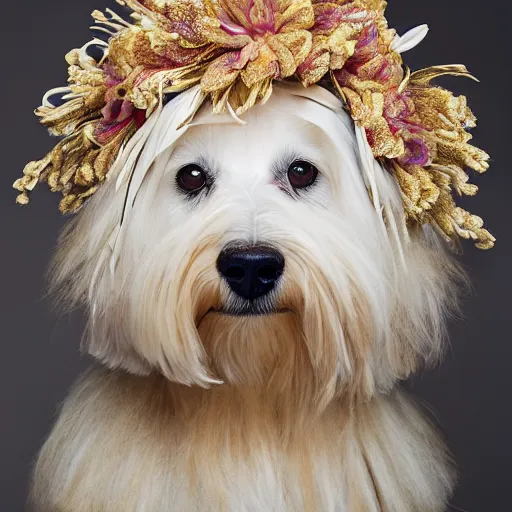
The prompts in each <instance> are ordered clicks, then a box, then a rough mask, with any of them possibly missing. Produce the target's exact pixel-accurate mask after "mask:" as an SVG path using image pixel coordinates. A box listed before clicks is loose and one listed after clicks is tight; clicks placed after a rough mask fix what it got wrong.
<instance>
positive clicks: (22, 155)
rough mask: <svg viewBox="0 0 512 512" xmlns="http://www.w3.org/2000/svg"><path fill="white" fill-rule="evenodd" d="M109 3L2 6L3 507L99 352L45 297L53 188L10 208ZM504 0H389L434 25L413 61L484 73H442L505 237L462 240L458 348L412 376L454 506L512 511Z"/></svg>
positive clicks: (485, 201)
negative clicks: (458, 100) (52, 92)
mask: <svg viewBox="0 0 512 512" xmlns="http://www.w3.org/2000/svg"><path fill="white" fill-rule="evenodd" d="M112 4H113V1H112V0H74V1H70V0H44V1H41V0H19V1H13V0H10V1H6V0H4V1H3V2H2V14H3V16H2V27H1V29H0V38H1V46H0V48H1V56H2V57H1V67H0V70H1V71H0V74H1V76H2V77H3V78H2V79H1V80H0V87H1V96H0V97H1V98H2V101H1V110H0V112H1V114H2V115H1V121H0V132H1V138H0V144H1V146H0V148H1V155H2V171H1V174H0V229H1V232H0V247H1V251H0V272H1V279H0V283H1V286H0V305H1V308H0V314H1V320H0V340H1V351H0V354H1V355H0V365H1V368H0V401H1V413H0V414H1V416H0V440H1V443H2V446H1V448H0V461H1V462H0V464H1V468H0V471H1V473H0V512H17V511H21V510H23V508H24V502H25V496H26V491H27V484H28V479H29V474H30V468H31V464H32V462H33V460H34V457H35V455H36V453H37V450H38V449H39V447H40V446H41V444H42V443H43V441H44V439H45V436H46V435H47V434H48V432H49V429H50V427H51V424H52V422H53V420H54V418H55V411H56V407H57V405H58V403H59V402H60V401H62V400H63V399H64V397H65V396H66V392H67V390H68V388H69V386H70V385H71V383H72V382H73V381H74V380H75V378H76V377H77V375H78V374H79V373H80V372H81V371H83V370H84V368H86V367H87V366H88V365H90V364H91V361H90V360H89V359H88V358H87V357H84V356H80V354H79V343H80V337H81V333H82V328H83V320H82V318H81V317H80V315H79V314H75V315H72V316H70V317H66V318H62V319H57V318H56V316H55V315H54V314H53V313H52V311H51V304H50V301H49V300H48V299H47V298H45V297H44V287H45V281H44V273H45V268H46V266H47V264H48V260H49V258H50V255H51V253H52V250H53V248H54V245H55V241H56V237H57V233H58V232H59V230H60V229H61V228H62V226H63V224H64V219H63V218H62V217H61V215H60V214H59V213H58V210H57V201H58V197H57V196H56V195H52V194H50V193H49V192H48V191H47V190H46V187H41V189H40V190H39V191H38V192H37V193H36V194H35V195H34V197H33V201H32V203H31V204H30V206H28V207H25V208H19V207H17V206H16V205H15V204H14V198H15V195H16V194H15V192H14V191H13V190H11V184H12V182H13V181H14V180H15V179H16V178H17V177H18V176H19V175H20V173H21V171H22V169H23V166H24V164H25V163H26V162H28V161H29V160H31V159H38V158H41V157H42V156H44V154H46V152H47V151H48V150H49V149H50V147H51V146H52V141H51V140H50V138H49V137H48V136H47V135H46V133H45V130H44V129H43V128H41V127H40V126H39V125H38V123H37V121H36V118H35V117H34V116H33V115H32V109H33V108H34V107H36V106H37V105H39V101H40V99H41V98H42V95H43V93H44V92H45V91H46V90H48V89H50V88H52V87H55V86H59V85H64V84H65V81H66V64H65V61H64V54H65V53H66V52H67V51H68V50H70V49H72V48H75V47H79V46H81V45H82V44H83V43H85V42H86V41H87V40H88V39H89V32H88V26H89V25H90V24H91V18H90V17H89V14H90V12H92V10H93V9H96V8H98V9H102V8H104V7H107V6H110V7H112V6H113V5H112ZM511 15H512V7H511V4H510V3H509V2H508V1H507V0H489V1H486V2H481V1H479V0H429V1H424V2H420V1H418V0H414V1H413V0H390V6H389V10H388V19H389V20H390V23H391V25H392V26H393V27H395V28H397V29H398V30H399V32H403V31H405V30H407V29H409V28H411V27H412V26H415V25H418V24H421V23H428V24H429V25H430V28H431V32H430V34H429V36H428V38H427V40H426V41H424V43H423V44H422V45H421V46H420V47H418V48H416V49H415V50H413V51H411V52H410V53H408V54H407V56H406V61H407V62H408V63H409V65H410V66H411V67H412V68H413V69H417V68H421V67H425V66H428V65H432V64H454V63H460V62H463V63H465V64H467V66H468V67H469V69H470V70H471V71H472V72H473V73H474V74H475V75H476V76H477V77H479V78H480V79H481V83H480V84H477V83H475V82H472V81H469V80H464V79H445V81H444V82H443V83H444V84H446V85H448V86H449V87H450V88H453V89H454V90H455V91H457V92H460V93H464V94H467V95H468V96H469V97H470V100H471V102H470V104H471V106H472V107H473V109H474V111H475V113H476V114H477V116H478V119H479V128H477V129H476V130H475V135H476V142H477V144H478V145H480V146H481V147H483V148H485V149H486V150H488V151H489V152H490V154H491V156H492V157H493V162H492V167H491V170H490V171H489V172H488V173H487V174H486V175H484V176H482V177H480V176H475V178H474V181H475V182H476V183H477V184H479V185H481V186H482V190H481V193H480V195H478V196H477V197H476V198H472V199H471V198H470V199H468V200H465V201H464V204H465V205H469V206H468V207H469V209H470V210H471V211H472V212H474V213H476V214H481V215H482V216H483V217H484V218H485V220H486V223H487V226H488V227H489V229H490V230H491V231H492V232H493V233H494V234H495V235H496V236H497V238H498V244H497V246H496V248H495V249H494V250H492V251H490V252H486V253H485V252H480V251H478V250H477V249H474V248H473V247H472V246H471V244H469V243H468V244H466V245H465V246H464V248H465V252H466V253H465V254H464V255H463V256H462V261H463V263H464V264H465V265H466V266H467V268H468V269H469V272H470V274H471V276H472V279H473V283H474V289H475V290H474V294H473V295H472V296H470V297H468V299H467V300H466V302H465V307H464V312H465V316H466V319H465V320H464V321H462V322H456V323H453V325H452V326H451V336H452V347H451V350H450V351H449V353H448V354H447V357H446V360H445V362H444V364H443V365H442V366H441V368H439V369H438V370H436V371H432V372H430V373H427V374H425V375H423V376H421V377H418V378H416V379H415V380H414V381H413V382H411V383H410V387H411V388H412V390H413V392H414V393H415V394H416V395H417V396H419V397H420V398H421V399H422V400H424V401H426V402H427V403H428V404H429V405H430V407H431V408H432V409H433V411H435V414H436V417H437V418H438V420H439V422H440V424H441V425H442V427H443V428H444V431H445V435H446V438H447V440H448V444H449V446H450V448H451V450H452V451H453V453H454V455H455V457H456V459H457V461H458V464H459V467H460V474H461V477H460V483H459V486H458V488H457V492H456V494H455V496H454V498H453V500H452V506H451V508H450V510H464V511H468V512H495V511H496V512H501V511H503V512H505V511H507V510H511V509H512V506H511V505H510V503H511V500H510V488H511V486H512V481H511V471H510V462H511V456H512V442H511V439H510V437H511V434H512V412H511V400H510V391H511V382H512V377H511V359H512V344H511V343H510V341H511V340H510V321H511V320H512V312H511V311H510V291H511V288H512V286H511V284H512V283H511V274H510V265H511V256H512V252H511V242H512V240H511V233H510V225H509V222H510V220H511V217H512V215H511V214H512V209H511V200H510V197H511V193H512V173H511V172H510V169H509V167H510V163H509V159H510V157H507V151H508V150H511V149H512V147H511V146H512V141H511V140H510V135H509V131H510V130H509V122H510V119H511V108H510V98H511V93H510V89H511V84H510V81H509V80H508V79H507V78H508V76H510V58H509V53H510V50H511V48H510V36H511V34H510V32H511V30H512V29H511V27H510V18H511Z"/></svg>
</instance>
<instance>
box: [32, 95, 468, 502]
mask: <svg viewBox="0 0 512 512" xmlns="http://www.w3.org/2000/svg"><path fill="white" fill-rule="evenodd" d="M185 94H187V93H185ZM318 94H319V96H321V95H322V94H326V93H325V91H322V92H320V91H318ZM184 100H186V96H183V95H182V97H181V99H180V98H178V100H174V102H175V101H184ZM320 103H322V101H312V99H311V98H309V99H308V98H303V97H299V96H297V95H296V94H292V93H291V92H290V91H288V90H287V89H285V88H282V89H278V90H276V92H275V93H274V95H273V96H272V98H271V100H270V101H269V102H268V103H267V104H266V105H264V106H258V107H255V108H254V109H253V110H252V111H251V112H249V113H248V114H247V115H246V116H245V117H244V120H245V121H247V125H246V126H240V125H237V124H235V123H233V122H231V121H232V120H231V119H230V118H229V117H228V116H224V117H213V116H212V115H211V114H210V113H209V111H208V109H207V108H206V109H204V110H203V111H202V112H201V113H200V114H199V116H198V118H197V121H196V123H195V124H196V125H195V126H193V127H191V128H190V129H189V130H188V131H187V132H186V133H185V134H183V135H182V136H181V137H180V138H179V139H178V141H177V142H176V143H172V145H171V146H170V147H166V144H165V137H166V136H167V135H168V132H167V131H166V129H165V127H166V123H167V122H168V119H170V116H172V109H173V102H171V103H170V104H169V105H167V106H166V107H165V108H164V109H163V111H162V112H161V114H159V115H160V118H159V119H158V120H157V122H156V124H155V127H154V129H153V131H152V132H151V134H149V136H148V138H147V140H146V142H145V146H144V149H143V150H142V151H143V153H142V156H141V158H140V160H138V163H137V166H138V169H139V171H141V172H142V175H145V178H144V180H143V182H142V186H141V187H140V190H138V192H137V194H136V196H135V202H134V204H133V209H132V210H130V214H129V215H126V212H125V219H124V224H123V229H122V236H121V237H120V238H119V239H118V240H117V244H116V251H117V252H116V254H117V253H118V257H117V256H116V257H115V258H114V259H113V260H112V255H111V252H110V249H109V246H108V240H109V238H110V237H111V233H112V231H113V230H114V229H115V227H116V225H117V223H118V221H119V218H120V216H121V213H122V211H123V204H124V197H125V195H126V194H125V193H126V190H125V189H124V188H123V186H124V185H122V186H119V181H118V182H117V183H116V179H115V177H114V179H111V180H109V182H107V183H106V184H105V185H104V186H103V187H102V189H101V190H100V191H99V192H98V193H97V194H96V195H95V196H94V197H93V198H92V199H91V201H90V202H89V204H88V205H87V206H86V208H85V209H84V210H83V212H81V213H80V215H79V216H78V217H77V218H76V219H75V220H74V221H72V222H71V223H70V225H69V227H68V228H67V229H66V231H65V233H64V234H63V236H62V238H61V243H60V248H59V251H58V253H57V256H56V259H55V263H54V266H53V274H52V275H53V283H54V286H55V288H56V290H57V292H58V294H59V296H60V297H61V299H62V303H63V304H64V305H65V306H66V307H72V306H76V305H81V306H85V307H86V308H87V309H88V312H89V330H88V333H87V335H86V337H85V339H84V349H85V350H87V351H88V352H89V353H91V354H92V355H94V356H95V357H96V358H97V359H98V360H99V361H100V362H102V363H103V365H104V368H103V369H96V370H93V371H91V372H90V373H88V374H87V375H86V376H85V377H84V378H83V379H82V380H81V382H80V383H79V384H78V386H77V387H76V388H75V390H74V391H73V392H72V394H71V396H70V397H69V399H68V400H67V401H66V403H65V404H64V407H63V410H62V413H61V416H60V418H59V420H58V422H57V424H56V426H55V428H54V430H53V432H52V434H51V436H50V438H49V440H48V441H47V443H46V444H45V446H44V448H43V450H42V452H41V455H40V457H39V460H38V462H37V465H36V469H35V476H34V486H33V491H32V502H33V503H34V504H35V508H36V510H41V511H45V512H46V511H52V512H53V511H65V512H68V511H69V512H82V511H84V512H85V511H91V512H100V511H122V512H131V511H134V512H135V511H137V512H143V511H144V512H146V511H148V512H159V511H162V512H163V511H166V512H167V511H170V510H173V511H174V510H176V511H185V510H186V511H219V510H226V511H230V512H239V511H267V510H268V511H320V510H321V511H339V512H373V511H386V512H401V511H404V512H405V511H407V512H409V511H418V512H429V511H432V512H441V511H443V510H444V507H445V504H446V500H447V499H448V497H449V495H450V491H451V488H452V483H453V478H452V470H451V466H450V464H449V462H448V457H447V456H446V454H445V451H444V448H443V445H442V443H441V442H440V441H439V439H438V437H437V435H436V434H435V432H434V429H433V428H432V427H431V426H430V425H429V424H428V422H427V421H426V420H424V419H423V418H422V416H421V414H420V413H419V412H418V411H417V410H416V409H415V407H414V406H412V405H411V403H410V402H409V401H408V399H407V398H406V397H405V396H404V395H403V393H402V392H400V391H399V390H397V389H396V387H397V385H398V383H399V381H400V380H402V379H405V378H406V377H408V376H409V375H410V374H411V373H412V372H414V371H415V370H416V369H417V368H418V366H419V365H420V364H422V363H431V362H434V361H436V360H437V359H438V358H439V356H440V354H441V353H442V348H443V341H444V337H445V331H444V322H445V318H446V315H447V314H448V312H449V311H450V310H453V308H454V307H455V306H456V303H457V300H456V299H457V297H456V296H457V294H456V284H457V282H460V281H461V273H460V272H459V270H458V268H457V266H456V265H455V264H454V263H453V261H452V259H451V257H450V256H449V255H448V254H447V252H446V251H445V249H444V248H443V244H442V243H440V241H439V240H438V239H437V236H436V235H435V234H434V233H433V232H432V231H431V230H429V229H428V228H425V229H416V230H413V231H412V232H410V235H408V236H407V235H405V233H406V230H405V229H404V228H405V227H404V226H403V216H404V214H403V210H402V206H401V199H400V196H399V192H398V188H397V186H396V183H395V182H394V181H393V179H392V177H391V176H390V175H389V174H387V172H386V171H385V170H383V169H382V168H381V167H380V166H377V165H376V167H375V171H373V170H372V173H373V172H375V176H374V177H372V179H374V180H375V184H374V192H375V193H376V192H378V196H379V197H378V200H379V203H380V204H382V207H383V214H382V215H383V217H382V218H381V216H380V213H381V212H376V210H375V208H374V206H373V205H372V202H371V200H370V198H369V196H368V192H367V186H366V185H367V183H366V181H367V180H366V178H365V177H364V176H363V175H362V173H361V168H362V165H363V164H362V161H361V160H362V158H361V156H360V155H361V153H360V150H361V147H360V144H359V145H358V140H357V139H356V136H355V130H354V127H353V125H352V123H351V121H350V119H349V118H348V116H347V115H346V114H345V113H344V112H343V111H342V110H341V109H339V110H336V109H334V110H333V109H331V108H327V107H326V106H325V105H323V104H320ZM162 150H163V151H162ZM296 158H302V159H308V160H310V161H313V162H314V163H315V164H316V165H317V167H318V168H319V169H320V172H321V175H320V177H319V179H318V182H317V183H316V184H315V186H314V187H312V188H311V189H310V190H306V191H303V192H301V193H300V194H298V195H297V196H294V193H293V192H292V193H291V194H288V193H285V192H283V190H281V188H282V186H281V188H280V187H279V186H278V185H277V183H276V180H275V179H274V178H273V172H275V173H278V172H279V171H280V170H281V169H282V168H285V169H286V167H287V166H288V165H289V164H290V163H291V162H292V161H293V160H294V159H296ZM191 162H194V163H196V162H200V163H202V165H204V166H206V167H207V168H209V169H210V171H211V173H212V174H213V175H214V176H215V183H214V186H213V187H212V189H211V190H210V191H209V193H208V194H207V195H205V194H203V195H200V196H199V197H197V198H195V199H193V200H189V199H186V198H185V197H184V196H183V194H181V193H180V192H179V191H178V190H177V188H176V186H175V176H176V173H177V171H178V170H179V169H180V168H181V167H182V166H183V165H185V164H188V163H191ZM142 166H146V168H143V167H142ZM365 183H366V185H365ZM116 185H117V186H116ZM116 188H117V190H116ZM375 193H374V194H373V195H374V198H375ZM130 206H131V205H130ZM391 231H393V232H391ZM233 241H244V242H247V243H253V242H264V243H267V244H272V245H274V246H276V247H277V248H279V250H280V251H281V252H282V253H283V254H284V256H285V258H286V268H285V275H284V278H283V281H282V284H281V285H280V287H279V289H278V290H277V291H276V292H275V293H274V297H273V299H274V300H275V302H276V303H277V304H278V309H279V310H282V311H284V312H283V313H276V314H273V315H268V316H261V317H232V316H227V315H224V314H221V313H220V312H219V311H218V310H219V309H220V308H221V306H222V305H223V304H225V303H226V302H228V301H230V300H233V299H232V297H230V294H229V291H228V290H227V287H226V285H225V284H224V283H223V282H222V281H221V279H220V277H219V275H218V273H217V270H216V267H215V261H216V259H217V257H218V254H219V252H220V250H221V249H222V248H223V247H224V246H225V244H227V243H230V242H233Z"/></svg>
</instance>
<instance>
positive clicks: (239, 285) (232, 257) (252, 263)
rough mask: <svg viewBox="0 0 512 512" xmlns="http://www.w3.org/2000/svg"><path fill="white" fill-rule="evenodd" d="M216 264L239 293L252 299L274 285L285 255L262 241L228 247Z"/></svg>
mask: <svg viewBox="0 0 512 512" xmlns="http://www.w3.org/2000/svg"><path fill="white" fill-rule="evenodd" d="M217 268H218V270H219V273H220V275H221V276H222V277H223V278H224V279H225V280H226V281H227V283H228V285H229V287H230V288H231V289H232V290H233V291H234V292H235V293H236V294H237V295H238V296H240V297H242V298H244V299H247V300H251V301H252V300H255V299H257V298H259V297H263V296H264V295H267V293H270V292H271V291H272V290H273V289H274V287H275V286H276V283H277V281H278V280H279V278H280V277H281V275H282V274H283V271H284V256H283V255H282V254H281V253H280V252H279V251H276V250H275V249H272V248H270V247H265V246H261V245H252V246H245V247H227V248H226V249H224V250H223V251H222V252H221V253H220V255H219V259H218V260H217Z"/></svg>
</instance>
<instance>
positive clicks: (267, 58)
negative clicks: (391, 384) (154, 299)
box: [14, 0, 495, 249]
mask: <svg viewBox="0 0 512 512" xmlns="http://www.w3.org/2000/svg"><path fill="white" fill-rule="evenodd" d="M117 1H118V3H119V4H121V5H124V6H126V7H128V8H129V9H130V11H131V20H130V21H131V22H127V21H126V20H124V19H123V18H121V17H120V16H118V15H117V14H115V13H114V12H113V11H111V10H107V11H106V13H105V14H103V13H101V12H99V11H95V12H94V13H93V18H94V19H95V20H96V26H95V27H93V28H94V29H96V30H99V31H100V32H105V33H107V34H108V42H105V41H103V40H101V39H94V40H93V41H91V42H89V43H88V44H86V45H85V46H84V47H83V48H81V49H76V50H73V51H71V52H70V53H69V54H68V55H67V57H66V60H67V62H68V64H69V86H68V87H63V88H58V89H54V90H52V91H50V92H49V93H47V94H46V95H45V97H44V99H43V105H42V106H41V107H39V108H38V109H37V110H36V115H37V116H39V117H40V118H41V124H43V125H44V126H47V127H48V128H49V131H50V133H51V134H52V135H57V136H61V137H63V138H62V140H61V141H60V142H59V143H58V144H57V145H56V146H55V148H54V149H53V150H52V151H51V152H50V153H49V154H48V155H47V156H46V157H45V158H43V159H42V160H39V161H37V162H31V163H29V164H28V165H27V166H26V168H25V170H24V172H23V174H24V176H23V177H22V178H20V179H19V180H17V181H16V182H15V184H14V188H16V189H17V190H18V191H19V192H20V195H19V196H18V198H17V202H18V203H19V204H26V203H28V201H29V193H30V192H31V191H32V190H33V189H34V187H35V186H36V184H37V183H38V182H47V183H48V185H49V186H50V188H51V190H52V191H57V192H61V194H62V195H63V199H62V201H61V202H60V210H61V211H62V212H63V213H73V212H76V211H78V210H79V208H80V207H81V206H82V204H83V203H84V201H85V200H86V199H87V198H89V197H91V196H92V195H93V194H94V192H95V191H96V190H97V189H98V187H99V186H100V185H101V184H102V182H103V181H104V180H105V179H106V177H107V175H108V172H109V170H110V168H111V167H112V165H113V163H114V161H115V160H116V158H117V156H118V154H119V153H120V151H121V150H122V148H123V147H124V146H125V145H126V143H127V141H128V140H129V139H130V138H131V137H132V135H133V134H134V133H135V132H136V131H137V130H138V129H139V128H140V127H141V126H142V125H143V124H144V123H145V121H146V120H147V119H148V118H149V116H151V114H152V112H154V111H155V109H156V108H157V107H158V106H159V105H160V104H161V103H162V101H164V99H165V98H166V97H167V95H169V94H172V93H179V92H181V91H184V90H185V89H188V88H190V87H191V86H193V85H197V84H199V85H200V87H201V90H202V93H203V96H204V99H205V100H210V102H211V104H212V105H213V110H214V112H216V113H221V112H226V111H227V112H229V113H231V115H233V116H235V117H238V116H241V115H242V114H243V113H244V112H246V111H247V110H248V109H249V108H251V107H252V106H253V105H255V104H256V103H264V102H265V101H266V100H267V99H268V98H269V97H270V95H271V94H272V85H273V82H274V81H276V80H281V81H283V80H294V81H299V82H301V83H302V84H303V85H304V86H305V87H307V86H310V85H312V84H319V85H322V86H324V87H327V88H328V89H330V90H331V91H333V92H334V93H335V94H337V95H339V96H340V98H341V99H342V100H343V102H344V104H345V106H346V108H347V110H348V112H349V113H350V115H351V116H352V119H353V120H354V122H355V123H356V124H357V125H358V126H359V127H361V128H362V129H363V132H364V133H365V135H366V139H367V141H368V143H369V145H370V147H371V149H372V152H373V155H374V157H375V158H377V159H378V160H379V161H380V162H381V163H382V164H383V165H384V166H385V168H386V169H387V170H388V171H389V172H390V173H391V174H392V175H394V176H395V177H396V180H397V181H398V184H399V186H400V190H401V193H402V198H403V204H404V208H405V212H406V216H407V221H408V223H409V224H413V223H420V224H425V223H429V224H431V225H433V226H434V227H435V228H437V230H438V231H439V232H440V233H441V234H442V235H443V236H444V237H445V238H446V239H447V240H453V239H456V238H457V236H460V237H462V238H465V239H472V240H474V241H475V243H476V245H477V247H479V248H481V249H488V248H491V247H493V245H494V241H495V239H494V238H493V236H492V235H491V234H490V233H489V232H488V231H487V230H485V229H483V227H482V226H483V222H482V219H480V218H479V217H476V216H474V215H471V214H470V213H468V212H467V211H465V210H463V209H462V208H459V207H457V206H456V204H455V201H454V198H453V195H454V194H453V193H454V192H457V194H459V195H474V194H475V193H476V192H477V187H476V186H475V185H471V184H469V183H468V175H467V174H466V172H465V170H464V169H465V168H466V167H469V168H471V169H473V170H475V171H477V172H484V171H486V170H487V168H488V159H489V156H488V155H487V154H486V153H485V152H484V151H482V150H480V149H478V148H476V147H474V146H472V145H471V144H469V141H470V139H471V135H470V134H469V133H468V132H467V131H466V129H467V128H471V127H474V126H475V121H476V119H475V117H474V116H473V114H472V112H471V110H470V109H469V108H468V107H467V104H466V98H465V97H464V96H460V97H456V96H454V95H453V94H452V93H451V92H449V91H447V90H445V89H442V88H440V87H438V86H435V85H432V84H431V81H432V80H433V79H434V78H436V77H438V76H441V75H447V74H449V75H460V76H466V77H470V78H471V75H470V74H469V73H468V71H467V70H466V68H465V67H464V66H460V65H453V66H438V67H431V68H428V69H424V70H421V71H417V72H415V73H411V72H410V70H409V69H408V68H407V67H406V66H404V64H403V62H402V58H401V53H403V52H404V51H406V50H408V49H410V48H412V47H413V46H415V45H416V44H417V43H418V42H419V41H421V40H422V39H423V37H424V36H425V35H426V32H427V27H426V26H421V27H418V28H416V29H413V30H411V31H410V32H408V33H407V34H405V35H404V36H402V37H398V36H397V35H396V32H395V31H394V30H392V29H389V28H388V24H387V21H386V19H385V17H384V11H385V8H386V2H385V1H384V0H325V1H324V0H117Z"/></svg>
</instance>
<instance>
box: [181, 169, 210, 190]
mask: <svg viewBox="0 0 512 512" xmlns="http://www.w3.org/2000/svg"><path fill="white" fill-rule="evenodd" d="M176 181H177V183H178V186H179V187H180V188H181V190H183V191H184V192H186V193H187V194H191V193H195V192H199V191H200V190H202V189H203V188H204V187H205V186H206V182H207V176H206V173H205V172H204V171H203V169H201V167H199V166H198V165H196V164H190V165H186V166H185V167H183V168H182V169H180V170H179V172H178V175H177V177H176Z"/></svg>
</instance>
